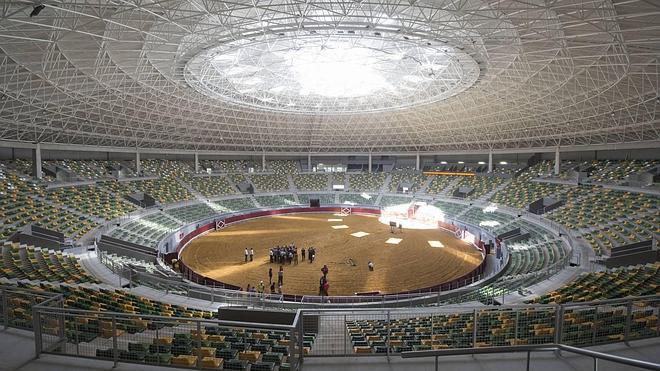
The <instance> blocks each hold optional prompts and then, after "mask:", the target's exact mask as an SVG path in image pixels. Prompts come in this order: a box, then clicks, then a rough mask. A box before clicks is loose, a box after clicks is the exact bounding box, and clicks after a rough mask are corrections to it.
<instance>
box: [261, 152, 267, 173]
mask: <svg viewBox="0 0 660 371" xmlns="http://www.w3.org/2000/svg"><path fill="white" fill-rule="evenodd" d="M261 171H266V152H264V153H262V154H261Z"/></svg>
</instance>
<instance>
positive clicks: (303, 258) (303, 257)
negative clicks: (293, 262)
mask: <svg viewBox="0 0 660 371" xmlns="http://www.w3.org/2000/svg"><path fill="white" fill-rule="evenodd" d="M300 253H301V255H302V260H303V261H304V260H305V248H304V247H303V248H302V250H301V251H300Z"/></svg>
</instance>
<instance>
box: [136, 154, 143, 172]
mask: <svg viewBox="0 0 660 371" xmlns="http://www.w3.org/2000/svg"><path fill="white" fill-rule="evenodd" d="M135 171H136V172H137V175H138V176H141V175H142V174H141V173H142V165H140V151H137V150H136V151H135Z"/></svg>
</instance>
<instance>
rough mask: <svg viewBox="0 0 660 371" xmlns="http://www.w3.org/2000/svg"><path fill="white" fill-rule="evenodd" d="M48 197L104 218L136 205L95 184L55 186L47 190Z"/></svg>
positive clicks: (119, 213) (133, 207) (128, 211)
mask: <svg viewBox="0 0 660 371" xmlns="http://www.w3.org/2000/svg"><path fill="white" fill-rule="evenodd" d="M47 195H48V199H49V200H51V201H52V202H54V203H57V204H62V205H65V206H67V207H70V208H72V209H75V210H78V211H80V212H81V213H83V214H87V215H93V216H96V217H99V218H103V219H106V220H111V219H114V218H116V217H118V216H122V215H125V214H128V213H130V212H132V211H135V210H136V207H135V206H134V205H133V204H131V203H129V202H128V201H125V200H123V199H121V198H119V197H118V196H113V195H111V194H110V193H108V192H106V191H105V190H104V189H102V188H99V187H96V186H81V187H66V188H56V189H54V190H51V191H48V193H47Z"/></svg>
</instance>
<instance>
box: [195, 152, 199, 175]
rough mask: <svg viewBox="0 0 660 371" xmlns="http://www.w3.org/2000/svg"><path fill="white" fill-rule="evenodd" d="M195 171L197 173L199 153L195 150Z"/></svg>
mask: <svg viewBox="0 0 660 371" xmlns="http://www.w3.org/2000/svg"><path fill="white" fill-rule="evenodd" d="M195 173H199V155H198V154H197V152H195Z"/></svg>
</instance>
